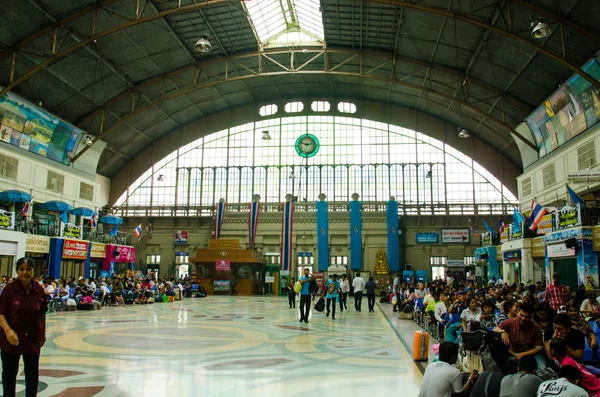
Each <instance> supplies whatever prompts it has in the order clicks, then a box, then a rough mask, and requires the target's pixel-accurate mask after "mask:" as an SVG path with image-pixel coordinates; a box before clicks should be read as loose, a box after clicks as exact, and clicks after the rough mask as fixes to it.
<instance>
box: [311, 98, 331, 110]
mask: <svg viewBox="0 0 600 397" xmlns="http://www.w3.org/2000/svg"><path fill="white" fill-rule="evenodd" d="M330 107H331V105H329V102H327V101H314V102H313V103H312V104H311V105H310V108H311V109H312V111H313V112H329V109H330Z"/></svg>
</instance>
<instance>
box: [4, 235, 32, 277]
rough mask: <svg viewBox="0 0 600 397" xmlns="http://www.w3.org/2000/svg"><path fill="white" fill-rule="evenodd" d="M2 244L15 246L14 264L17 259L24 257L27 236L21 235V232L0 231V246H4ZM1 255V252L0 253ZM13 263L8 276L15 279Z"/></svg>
mask: <svg viewBox="0 0 600 397" xmlns="http://www.w3.org/2000/svg"><path fill="white" fill-rule="evenodd" d="M4 244H8V245H13V244H14V245H15V246H16V255H15V260H14V262H16V261H17V259H19V258H22V257H24V256H25V246H26V244H27V235H26V234H25V233H21V232H13V231H10V230H0V245H4ZM0 253H3V252H0ZM14 262H13V269H12V274H10V276H12V277H15V276H16V274H17V273H16V271H15V268H14Z"/></svg>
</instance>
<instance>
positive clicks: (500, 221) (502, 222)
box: [498, 218, 506, 234]
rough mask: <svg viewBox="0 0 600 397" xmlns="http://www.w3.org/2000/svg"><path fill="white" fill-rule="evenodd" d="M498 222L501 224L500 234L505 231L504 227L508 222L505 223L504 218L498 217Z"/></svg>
mask: <svg viewBox="0 0 600 397" xmlns="http://www.w3.org/2000/svg"><path fill="white" fill-rule="evenodd" d="M498 222H499V224H500V231H499V232H498V234H502V232H503V231H504V228H505V227H506V224H505V223H504V220H503V219H500V218H498Z"/></svg>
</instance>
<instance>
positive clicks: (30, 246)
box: [25, 234, 50, 277]
mask: <svg viewBox="0 0 600 397" xmlns="http://www.w3.org/2000/svg"><path fill="white" fill-rule="evenodd" d="M49 253H50V237H46V236H36V235H35V234H28V235H27V240H26V243H25V255H27V256H28V257H30V258H31V259H33V275H34V277H37V276H39V275H40V274H42V273H43V272H44V269H47V268H48V254H49Z"/></svg>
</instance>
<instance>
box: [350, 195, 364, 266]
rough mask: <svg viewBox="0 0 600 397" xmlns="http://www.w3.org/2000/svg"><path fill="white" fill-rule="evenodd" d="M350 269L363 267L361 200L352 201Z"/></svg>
mask: <svg viewBox="0 0 600 397" xmlns="http://www.w3.org/2000/svg"><path fill="white" fill-rule="evenodd" d="M350 269H352V270H361V269H362V212H360V201H357V200H353V201H350Z"/></svg>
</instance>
